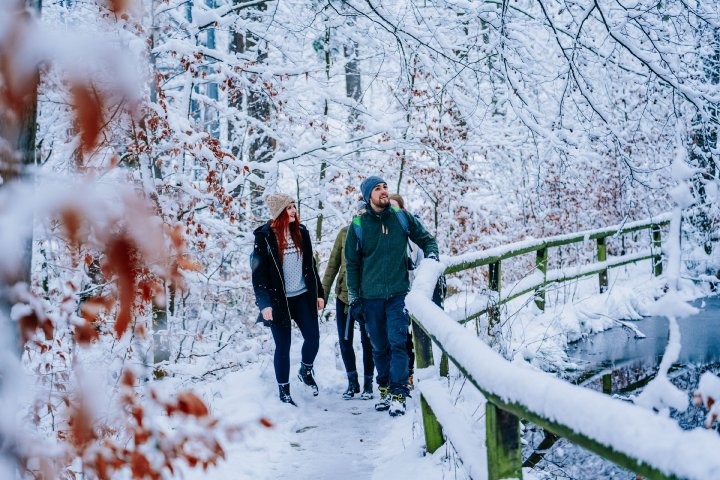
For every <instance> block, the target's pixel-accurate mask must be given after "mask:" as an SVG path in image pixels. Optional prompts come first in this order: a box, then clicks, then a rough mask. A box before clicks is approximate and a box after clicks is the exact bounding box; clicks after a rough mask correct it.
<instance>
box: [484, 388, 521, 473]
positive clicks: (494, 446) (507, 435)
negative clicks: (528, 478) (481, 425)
mask: <svg viewBox="0 0 720 480" xmlns="http://www.w3.org/2000/svg"><path fill="white" fill-rule="evenodd" d="M485 430H486V432H485V433H486V444H487V461H488V480H500V479H503V478H518V479H522V444H521V442H520V419H518V417H516V416H515V415H513V414H512V413H508V412H506V411H504V410H501V409H499V408H498V407H496V406H495V405H493V404H492V403H490V402H488V403H487V404H486V406H485Z"/></svg>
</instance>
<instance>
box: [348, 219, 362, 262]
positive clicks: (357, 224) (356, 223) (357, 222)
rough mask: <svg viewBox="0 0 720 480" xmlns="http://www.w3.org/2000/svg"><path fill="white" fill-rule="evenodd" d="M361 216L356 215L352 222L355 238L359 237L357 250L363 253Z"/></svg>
mask: <svg viewBox="0 0 720 480" xmlns="http://www.w3.org/2000/svg"><path fill="white" fill-rule="evenodd" d="M361 218H362V217H361V216H360V215H355V216H354V217H353V219H352V223H351V224H350V225H351V226H352V229H353V231H354V232H355V238H357V251H358V253H360V254H361V255H362V223H361Z"/></svg>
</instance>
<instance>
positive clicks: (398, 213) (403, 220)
mask: <svg viewBox="0 0 720 480" xmlns="http://www.w3.org/2000/svg"><path fill="white" fill-rule="evenodd" d="M390 209H391V210H392V211H393V212H394V213H395V217H397V219H398V222H400V226H401V227H402V229H403V232H405V236H406V237H408V239H409V238H410V222H408V218H407V212H405V211H404V210H403V209H401V208H398V207H390Z"/></svg>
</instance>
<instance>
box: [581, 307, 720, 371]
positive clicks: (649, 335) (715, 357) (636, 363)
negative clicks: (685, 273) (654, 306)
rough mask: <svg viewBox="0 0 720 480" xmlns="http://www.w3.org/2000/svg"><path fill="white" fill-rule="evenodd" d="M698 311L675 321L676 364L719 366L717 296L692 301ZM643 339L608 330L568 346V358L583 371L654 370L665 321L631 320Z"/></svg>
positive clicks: (664, 342)
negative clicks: (677, 339) (677, 333)
mask: <svg viewBox="0 0 720 480" xmlns="http://www.w3.org/2000/svg"><path fill="white" fill-rule="evenodd" d="M693 305H694V306H696V307H698V308H699V309H700V312H699V313H698V314H696V315H693V316H691V317H687V318H682V319H679V320H678V324H679V326H680V335H681V337H682V348H681V351H680V358H679V363H680V364H710V363H720V297H708V298H704V299H700V300H696V301H695V302H693ZM632 324H633V325H634V326H635V327H637V329H638V330H640V331H641V332H642V333H643V334H644V335H645V338H636V337H635V333H634V332H633V331H631V330H630V329H628V328H623V327H618V328H612V329H610V330H607V331H605V332H601V333H598V334H596V335H592V336H591V337H589V338H587V339H584V340H580V341H578V342H575V343H573V344H571V345H570V346H569V348H568V355H569V356H570V358H571V359H573V360H575V361H576V362H577V363H579V364H580V365H581V366H582V369H583V370H590V371H596V372H598V371H607V370H610V369H612V370H617V369H648V368H649V369H655V368H656V367H657V365H658V364H659V362H660V359H661V358H662V355H663V353H664V351H665V347H666V346H667V342H668V320H667V318H665V317H648V318H643V319H642V320H638V321H633V322H632Z"/></svg>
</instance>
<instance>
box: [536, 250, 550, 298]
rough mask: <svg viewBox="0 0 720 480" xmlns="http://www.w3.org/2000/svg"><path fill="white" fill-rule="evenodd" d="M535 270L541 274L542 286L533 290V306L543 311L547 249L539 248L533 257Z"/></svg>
mask: <svg viewBox="0 0 720 480" xmlns="http://www.w3.org/2000/svg"><path fill="white" fill-rule="evenodd" d="M535 268H537V269H538V271H540V272H542V274H543V286H542V287H540V288H536V289H535V305H537V307H538V308H539V309H540V310H541V311H545V280H547V277H546V275H547V248H541V249H539V250H538V251H537V255H536V257H535Z"/></svg>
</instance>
